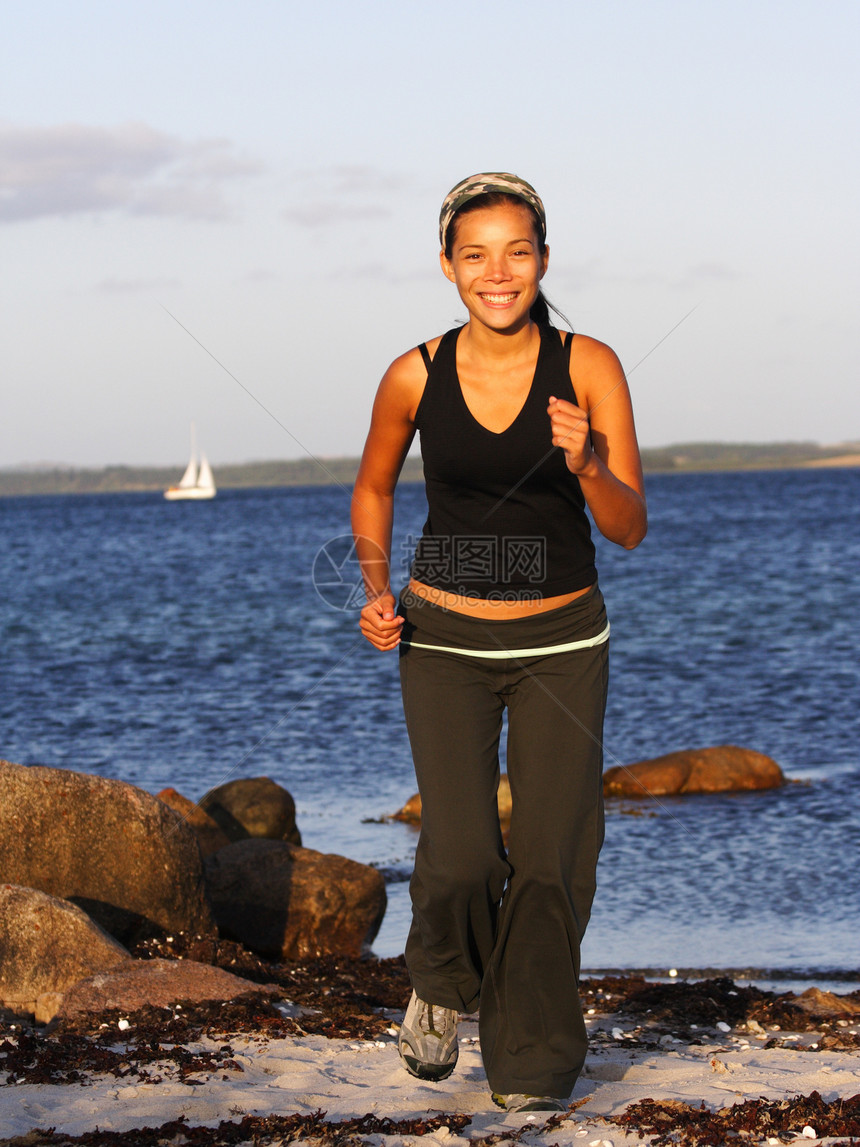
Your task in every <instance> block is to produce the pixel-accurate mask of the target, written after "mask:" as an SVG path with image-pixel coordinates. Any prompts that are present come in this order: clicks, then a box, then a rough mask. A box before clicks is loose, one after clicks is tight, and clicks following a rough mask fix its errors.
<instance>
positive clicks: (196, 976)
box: [55, 960, 281, 1020]
mask: <svg viewBox="0 0 860 1147" xmlns="http://www.w3.org/2000/svg"><path fill="white" fill-rule="evenodd" d="M248 993H264V994H265V995H280V994H281V993H280V989H279V988H278V987H277V986H276V985H274V984H266V985H261V984H254V983H252V982H251V981H250V980H244V979H242V978H241V977H240V976H234V975H233V973H232V972H226V971H224V969H223V968H213V967H212V966H211V965H209V964H198V963H196V961H194V960H130V961H129V962H128V963H126V964H123V965H121V966H120V967H119V968H117V969H116V970H115V971H113V972H106V973H103V974H101V975H98V976H91V977H90V978H89V979H86V980H81V982H80V983H78V984H75V985H74V987H72V988H71V989H70V990H69V991H68V992H66V994H65V996H64V997H63V1001H62V1006H61V1007H60V1008H59V1010H58V1011H57V1012H56V1013H55V1014H56V1018H57V1019H60V1020H63V1019H70V1018H71V1017H72V1016H78V1015H82V1014H84V1013H92V1014H95V1015H98V1014H100V1013H101V1012H104V1011H105V1010H106V1009H107V1008H117V1009H119V1010H120V1011H123V1012H135V1011H138V1010H139V1009H140V1008H143V1007H146V1006H147V1005H152V1007H156V1008H167V1007H170V1006H172V1005H173V1004H176V1003H180V1002H181V1003H183V1004H187V1003H201V1002H202V1001H204V1000H235V999H236V998H237V996H244V995H246V994H248Z"/></svg>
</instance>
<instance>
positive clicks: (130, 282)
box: [95, 277, 180, 295]
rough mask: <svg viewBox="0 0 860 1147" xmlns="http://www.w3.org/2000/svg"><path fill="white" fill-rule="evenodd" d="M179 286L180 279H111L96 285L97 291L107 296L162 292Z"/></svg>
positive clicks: (103, 280)
mask: <svg viewBox="0 0 860 1147" xmlns="http://www.w3.org/2000/svg"><path fill="white" fill-rule="evenodd" d="M179 285H180V284H179V280H178V279H117V278H115V277H111V278H109V279H102V281H101V282H100V283H96V287H95V289H96V290H97V291H99V292H100V293H102V294H106V295H132V294H137V293H138V292H150V291H162V290H165V289H167V288H169V287H178V286H179Z"/></svg>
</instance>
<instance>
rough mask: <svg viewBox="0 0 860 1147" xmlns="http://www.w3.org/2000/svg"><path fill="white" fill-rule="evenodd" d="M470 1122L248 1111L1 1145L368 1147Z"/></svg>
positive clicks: (36, 1135)
mask: <svg viewBox="0 0 860 1147" xmlns="http://www.w3.org/2000/svg"><path fill="white" fill-rule="evenodd" d="M470 1122H471V1120H470V1118H469V1116H468V1115H440V1116H436V1117H434V1118H431V1119H380V1118H377V1117H376V1116H375V1115H364V1116H361V1117H360V1118H358V1119H344V1120H342V1121H340V1122H339V1123H328V1122H326V1119H325V1112H323V1111H316V1112H314V1113H313V1114H312V1115H268V1116H259V1115H246V1116H245V1118H244V1119H242V1120H240V1121H238V1122H235V1123H234V1122H230V1121H222V1122H221V1123H220V1124H219V1125H218V1127H191V1126H189V1125H188V1123H187V1122H186V1121H185V1119H175V1120H172V1121H170V1122H169V1123H163V1124H161V1126H160V1127H139V1128H136V1129H134V1130H131V1131H99V1130H96V1131H88V1132H85V1133H84V1134H83V1135H75V1136H70V1135H65V1134H63V1133H62V1132H58V1131H55V1130H53V1129H50V1130H47V1131H43V1130H37V1131H31V1132H30V1133H29V1134H28V1135H26V1136H19V1137H17V1138H15V1139H4V1140H0V1147H72V1145H73V1144H75V1145H77V1144H80V1145H82V1147H127V1145H128V1144H129V1143H134V1145H135V1147H174V1145H175V1147H184V1145H186V1144H187V1145H188V1147H238V1145H239V1144H253V1145H254V1147H268V1145H272V1147H275V1145H277V1147H281V1145H282V1144H283V1145H286V1144H289V1143H296V1142H313V1143H314V1144H315V1147H366V1144H365V1143H364V1142H363V1140H362V1139H361V1138H360V1136H364V1135H415V1136H422V1135H429V1134H431V1133H432V1132H434V1131H438V1130H439V1129H440V1128H442V1127H446V1128H447V1129H448V1130H449V1131H450V1132H451V1133H452V1134H457V1133H459V1132H460V1131H462V1130H463V1128H464V1127H467V1126H468V1125H469V1123H470Z"/></svg>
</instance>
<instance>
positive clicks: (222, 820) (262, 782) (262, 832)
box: [200, 777, 302, 844]
mask: <svg viewBox="0 0 860 1147" xmlns="http://www.w3.org/2000/svg"><path fill="white" fill-rule="evenodd" d="M200 807H201V808H202V809H203V810H204V811H205V812H207V813H208V814H209V815H210V816H211V817H212V819H213V820H214V821H216V822H217V823H218V824H219V825H220V826H221V828H222V829H223V830H224V832H225V833H226V834H227V836H228V837H229V838H230V840H234V841H235V840H246V839H247V838H248V837H249V836H250V837H263V838H265V839H266V840H286V841H288V842H289V843H290V844H301V843H302V837H301V833H300V832H299V830H298V829H297V828H296V802H295V801H294V800H293V798H292V797H291V796H290V794H289V793H288V792H287V790H286V789H285V788H283V787H282V786H281V785H279V784H276V783H275V781H273V780H270V779H269V778H268V777H247V778H244V779H242V780H238V781H228V783H227V784H225V785H219V786H218V788H216V789H212V790H211V791H210V792H208V793H207V794H206V796H205V797H203V799H202V800H201V801H200Z"/></svg>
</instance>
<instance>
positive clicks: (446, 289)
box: [0, 0, 860, 478]
mask: <svg viewBox="0 0 860 1147" xmlns="http://www.w3.org/2000/svg"><path fill="white" fill-rule="evenodd" d="M858 49H860V4H858V3H857V0H826V2H824V3H821V2H820V0H816V2H815V3H813V2H811V0H810V2H798V0H770V2H766V0H743V2H742V3H741V2H736V0H719V2H711V0H698V2H696V3H692V4H691V3H690V2H689V0H648V2H647V3H645V2H643V0H627V2H624V0H600V2H599V3H597V2H595V0H588V2H587V3H586V2H580V0H530V3H529V4H528V5H525V4H522V3H514V2H512V0H496V3H494V4H492V5H487V4H485V3H477V2H473V0H434V2H433V3H432V4H419V3H408V2H404V0H396V2H395V0H391V2H389V0H366V2H365V3H363V4H355V3H345V2H341V0H316V2H315V3H313V4H305V3H302V4H299V3H297V2H296V0H243V2H242V3H241V4H240V3H235V2H234V3H226V2H223V0H206V2H202V0H168V2H162V0H146V2H145V3H130V2H127V0H119V2H118V0H109V2H102V0H65V2H60V0H0V291H2V297H0V347H2V355H0V370H2V381H0V395H2V407H0V467H16V466H22V465H34V464H41V463H63V464H68V465H74V466H102V465H108V464H115V463H123V464H127V465H146V464H153V465H174V464H176V465H177V466H181V465H184V462H185V460H186V456H187V453H188V442H189V426H190V424H191V422H192V421H193V422H194V423H195V425H196V429H197V437H198V439H199V441H200V444H201V446H202V447H203V448H204V450H205V451H206V453H207V454H208V456H209V458H210V460H211V461H212V463H213V466H214V467H215V469H216V478H217V467H218V465H219V463H220V464H226V463H233V462H243V461H250V460H256V459H275V458H298V457H301V456H303V455H305V454H312V455H314V456H316V457H320V458H326V457H336V456H342V455H357V454H359V453H360V451H361V448H362V445H363V442H364V437H365V434H366V432H367V426H368V421H369V413H370V405H371V402H372V399H373V395H374V393H375V390H376V387H377V385H378V381H379V379H380V377H381V375H382V374H383V372H384V370H385V369H386V367H387V365H388V364H389V362H390V361H391V360H392V359H393V358H395V357H396V356H397V355H398V354H401V353H402V352H404V351H405V350H407V349H409V348H410V347H412V346H415V345H416V344H417V343H419V342H421V341H423V340H424V339H427V338H430V337H432V336H434V335H436V334H440V333H441V332H442V331H444V330H446V329H448V328H449V327H451V326H453V325H454V324H455V323H456V322H457V321H458V320H459V319H461V318H463V317H464V314H465V312H464V309H463V307H462V305H461V304H460V302H459V299H458V298H457V295H456V291H455V289H454V287H453V286H452V285H451V284H450V283H448V281H447V280H446V279H444V278H443V276H442V273H441V271H440V269H439V264H438V235H437V219H438V212H439V207H440V205H441V202H442V199H443V198H444V196H445V195H446V193H447V192H448V190H449V189H450V188H451V187H452V186H453V185H454V184H455V183H456V182H458V181H459V180H460V179H462V178H463V177H464V176H466V175H469V174H473V173H475V172H478V171H487V170H490V171H494V170H496V171H497V170H504V171H513V172H516V173H518V174H519V175H521V176H523V177H524V178H526V179H528V180H529V181H530V182H531V183H532V184H534V186H535V187H536V188H537V190H538V192H539V193H540V195H541V196H542V198H543V200H544V203H545V206H546V211H547V217H548V240H549V244H550V250H551V254H550V267H549V271H548V273H547V276H546V278H545V280H544V286H545V289H546V291H547V294H548V295H549V297H550V298H551V299H552V300H553V301H554V302H555V303H556V304H557V305H558V306H559V307H560V308H561V310H562V311H564V313H565V314H566V315H567V316H568V318H569V319H570V321H571V323H572V324H573V327H574V329H575V330H578V331H582V332H584V333H587V334H590V335H592V336H594V337H596V338H599V339H601V340H603V341H604V342H607V343H609V344H610V345H611V346H612V347H614V349H615V350H616V351H617V352H618V354H619V355H620V356H621V360H622V362H623V363H624V365H625V367H626V369H627V371H628V376H629V379H630V386H631V390H632V393H633V401H634V408H635V412H636V420H637V427H638V431H639V437H640V441H641V443H642V445H643V446H662V445H668V444H673V443H680V442H697V441H716V440H721V441H728V442H773V441H787V440H794V441H798V440H813V441H817V442H821V443H825V444H833V443H838V442H844V441H850V440H854V441H856V440H858V439H860V397H858V395H860V387H858V368H857V356H856V349H857V347H856V343H857V339H856V334H857V319H856V317H857V315H858V313H860V289H858V286H860V282H859V280H860V274H858V267H860V251H858V246H860V244H859V243H858V231H860V228H858V203H860V186H858V184H860V180H858V169H860V147H858V143H860V140H859V139H858V109H860V91H858V87H860V80H858V76H860V69H858V67H857V62H856V61H857V58H858Z"/></svg>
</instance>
